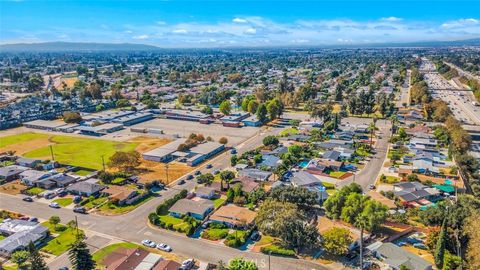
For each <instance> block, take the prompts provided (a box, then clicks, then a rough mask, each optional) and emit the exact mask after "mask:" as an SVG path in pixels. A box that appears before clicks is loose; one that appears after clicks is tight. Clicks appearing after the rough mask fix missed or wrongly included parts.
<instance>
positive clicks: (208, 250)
mask: <svg viewBox="0 0 480 270" xmlns="http://www.w3.org/2000/svg"><path fill="white" fill-rule="evenodd" d="M280 130H281V128H268V130H262V131H259V133H258V134H256V135H254V136H253V137H252V138H250V139H248V140H246V141H244V142H243V143H241V144H240V145H239V146H237V151H238V153H239V154H241V153H243V152H245V151H248V150H251V149H254V148H256V147H258V146H259V145H260V144H261V143H262V140H263V138H264V137H265V136H268V135H271V134H276V133H278V132H279V131H280ZM210 163H211V164H213V165H214V169H220V168H226V167H228V166H230V153H229V152H226V153H223V154H221V155H219V156H217V157H216V158H215V159H213V160H212V161H211V162H210ZM202 171H206V169H203V170H202ZM194 186H195V183H194V181H188V182H187V183H185V184H184V185H182V186H178V185H176V184H174V186H171V187H169V188H168V189H167V190H164V191H161V192H160V195H159V197H158V198H155V199H152V200H150V201H148V202H146V203H145V204H143V205H142V206H140V207H138V208H137V209H135V210H133V211H131V212H129V213H127V214H124V215H121V216H100V215H96V214H87V215H81V214H80V215H76V214H75V213H73V212H72V211H71V210H69V209H65V208H60V209H53V208H50V207H48V205H47V204H44V203H28V202H24V201H22V199H21V197H19V196H10V195H5V194H2V195H1V196H0V208H2V209H8V210H11V211H15V212H19V213H23V214H26V215H29V216H34V217H37V218H40V219H44V220H47V219H48V218H49V217H51V216H53V215H56V216H59V217H60V218H61V220H62V222H63V223H66V222H68V221H70V220H74V219H75V218H77V219H78V224H79V227H80V228H81V229H83V230H85V231H86V233H87V235H92V237H95V239H101V240H102V241H95V242H96V244H95V248H99V247H101V246H97V245H107V244H108V243H109V242H111V241H129V242H136V243H140V242H141V241H142V240H143V239H145V238H148V239H151V240H153V241H155V242H163V243H167V244H168V245H170V246H171V247H172V248H173V250H174V252H175V253H178V254H181V255H184V256H187V257H192V258H196V259H199V260H201V261H208V262H217V261H219V260H223V261H226V262H228V261H229V260H230V259H232V258H234V257H237V256H241V257H245V258H247V259H251V260H254V261H255V262H256V263H257V265H258V266H259V268H260V269H275V270H291V269H295V270H296V269H298V270H300V269H309V270H324V269H343V267H342V266H340V267H339V266H338V265H336V266H334V268H332V266H333V265H329V266H323V265H319V264H316V263H314V262H311V261H307V260H302V259H294V258H284V257H275V256H271V257H270V258H269V256H268V255H265V254H262V253H257V252H251V251H248V250H247V251H241V250H238V249H233V248H229V247H226V246H224V245H222V244H217V243H213V242H209V241H205V240H199V239H195V238H189V237H186V236H185V235H183V234H178V233H176V232H171V231H167V230H162V229H157V228H152V227H150V226H149V225H148V222H147V218H146V217H147V215H148V214H149V213H150V212H152V211H154V210H155V208H156V207H157V206H158V205H159V204H160V203H161V202H162V201H164V200H166V199H168V198H171V197H173V196H174V195H175V194H177V193H178V191H179V190H181V189H187V190H191V189H193V188H194ZM98 237H100V238H98ZM106 239H108V241H107V240H106ZM87 241H88V242H91V241H92V240H91V239H90V238H89V239H87ZM92 245H93V244H92ZM64 263H66V255H62V256H59V257H58V258H57V259H55V260H54V261H53V262H51V263H50V266H52V269H56V268H53V267H59V266H62V264H64ZM269 264H270V265H269ZM345 268H348V267H345Z"/></svg>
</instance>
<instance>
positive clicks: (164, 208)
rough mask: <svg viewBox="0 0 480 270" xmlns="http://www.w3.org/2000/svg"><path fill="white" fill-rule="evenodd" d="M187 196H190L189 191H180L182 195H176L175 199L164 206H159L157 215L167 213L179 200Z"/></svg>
mask: <svg viewBox="0 0 480 270" xmlns="http://www.w3.org/2000/svg"><path fill="white" fill-rule="evenodd" d="M187 194H188V191H187V190H186V189H183V190H182V191H180V193H178V194H177V195H175V196H174V197H173V198H171V199H168V200H166V201H164V202H163V203H162V204H160V205H159V206H157V210H156V213H157V215H163V214H165V213H167V212H168V209H170V207H172V206H173V205H174V204H175V203H176V202H177V201H178V200H180V199H184V198H186V197H187Z"/></svg>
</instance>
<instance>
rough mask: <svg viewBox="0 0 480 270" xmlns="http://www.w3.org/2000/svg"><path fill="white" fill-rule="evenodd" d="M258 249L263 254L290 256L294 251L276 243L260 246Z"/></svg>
mask: <svg viewBox="0 0 480 270" xmlns="http://www.w3.org/2000/svg"><path fill="white" fill-rule="evenodd" d="M260 251H261V252H262V253H265V254H274V255H281V256H292V257H294V256H295V251H293V250H291V249H284V248H282V247H279V246H277V245H269V246H265V247H262V248H261V249H260Z"/></svg>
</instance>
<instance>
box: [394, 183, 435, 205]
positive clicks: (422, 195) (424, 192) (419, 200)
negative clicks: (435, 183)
mask: <svg viewBox="0 0 480 270" xmlns="http://www.w3.org/2000/svg"><path fill="white" fill-rule="evenodd" d="M393 193H394V194H395V196H397V197H398V198H400V200H401V201H402V202H403V203H404V204H406V205H409V206H414V207H428V206H431V205H433V203H432V202H435V201H437V200H438V199H439V198H440V197H439V195H440V191H439V190H438V189H436V188H429V187H427V186H425V185H423V184H422V183H420V182H400V183H395V184H393Z"/></svg>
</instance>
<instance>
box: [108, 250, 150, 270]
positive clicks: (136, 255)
mask: <svg viewBox="0 0 480 270" xmlns="http://www.w3.org/2000/svg"><path fill="white" fill-rule="evenodd" d="M148 254H149V252H148V251H146V250H145V249H143V248H128V249H127V248H119V249H117V250H116V251H115V252H111V253H109V254H108V255H107V256H105V258H104V259H103V261H102V263H103V265H105V269H106V270H123V269H135V267H137V265H139V264H140V262H142V260H143V259H144V258H145V257H147V255H148Z"/></svg>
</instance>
